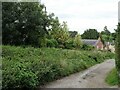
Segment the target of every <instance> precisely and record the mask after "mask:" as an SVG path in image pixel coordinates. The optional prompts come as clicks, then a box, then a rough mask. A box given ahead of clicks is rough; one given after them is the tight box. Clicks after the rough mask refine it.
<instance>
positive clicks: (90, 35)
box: [81, 29, 99, 39]
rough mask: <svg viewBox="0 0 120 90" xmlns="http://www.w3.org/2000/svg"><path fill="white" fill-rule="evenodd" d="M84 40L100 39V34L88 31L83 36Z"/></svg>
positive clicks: (91, 30)
mask: <svg viewBox="0 0 120 90" xmlns="http://www.w3.org/2000/svg"><path fill="white" fill-rule="evenodd" d="M81 37H82V39H98V37H99V33H98V31H97V30H96V29H88V30H86V31H84V33H83V34H82V35H81Z"/></svg>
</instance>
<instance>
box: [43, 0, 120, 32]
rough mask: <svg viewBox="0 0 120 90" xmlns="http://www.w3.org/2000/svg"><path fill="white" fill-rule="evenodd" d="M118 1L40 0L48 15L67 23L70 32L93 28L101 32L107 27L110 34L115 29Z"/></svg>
mask: <svg viewBox="0 0 120 90" xmlns="http://www.w3.org/2000/svg"><path fill="white" fill-rule="evenodd" d="M118 1H120V0H41V2H42V3H44V4H45V6H46V8H47V11H48V13H52V12H53V13H54V14H55V15H56V16H57V17H58V18H59V20H60V22H63V21H67V24H68V27H69V30H70V31H78V32H79V33H80V34H82V33H83V32H84V30H86V29H89V28H93V29H97V30H98V31H102V30H103V28H104V26H108V29H109V30H110V31H111V32H114V29H115V28H117V27H116V25H117V23H118Z"/></svg>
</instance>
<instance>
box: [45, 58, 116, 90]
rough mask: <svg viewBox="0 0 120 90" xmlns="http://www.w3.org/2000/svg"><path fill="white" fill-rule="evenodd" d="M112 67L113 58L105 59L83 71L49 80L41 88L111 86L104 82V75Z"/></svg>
mask: <svg viewBox="0 0 120 90" xmlns="http://www.w3.org/2000/svg"><path fill="white" fill-rule="evenodd" d="M114 67H115V60H107V61H105V62H103V63H101V64H97V65H95V66H92V67H90V68H89V69H87V70H85V71H82V72H79V73H76V74H72V75H70V76H68V77H64V78H62V79H59V80H56V81H53V82H50V83H48V84H47V85H45V86H43V88H112V87H111V86H109V85H107V84H106V83H105V77H106V76H107V73H108V72H109V71H110V70H111V69H112V68H114ZM116 87H117V86H115V87H114V88H116Z"/></svg>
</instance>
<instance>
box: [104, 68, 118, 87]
mask: <svg viewBox="0 0 120 90" xmlns="http://www.w3.org/2000/svg"><path fill="white" fill-rule="evenodd" d="M105 81H106V82H107V83H108V84H109V85H111V86H114V85H117V84H118V75H117V70H116V68H114V69H112V70H111V71H110V72H109V73H108V75H107V77H106V79H105Z"/></svg>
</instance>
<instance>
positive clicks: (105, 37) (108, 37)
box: [101, 26, 113, 42]
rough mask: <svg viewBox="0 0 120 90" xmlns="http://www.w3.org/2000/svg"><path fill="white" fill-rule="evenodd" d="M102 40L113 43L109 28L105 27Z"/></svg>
mask: <svg viewBox="0 0 120 90" xmlns="http://www.w3.org/2000/svg"><path fill="white" fill-rule="evenodd" d="M101 35H102V38H103V40H104V41H106V42H112V40H113V37H112V35H111V32H110V31H109V30H108V29H107V26H105V27H104V31H102V32H101Z"/></svg>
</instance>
